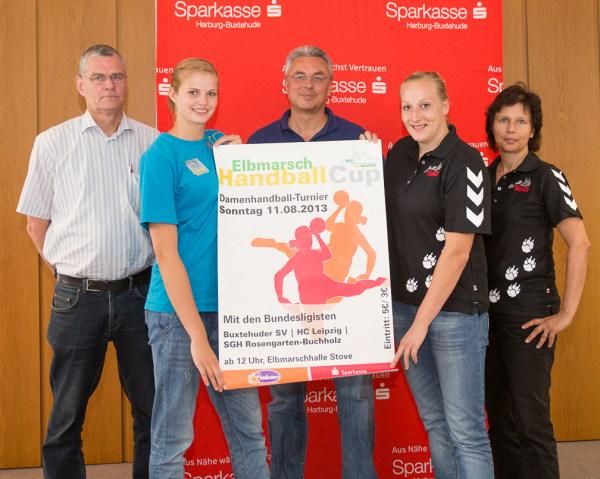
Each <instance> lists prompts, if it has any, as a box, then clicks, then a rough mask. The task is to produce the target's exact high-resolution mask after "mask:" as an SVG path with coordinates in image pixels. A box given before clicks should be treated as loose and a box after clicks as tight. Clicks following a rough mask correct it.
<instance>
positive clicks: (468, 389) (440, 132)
mask: <svg viewBox="0 0 600 479" xmlns="http://www.w3.org/2000/svg"><path fill="white" fill-rule="evenodd" d="M400 99H401V107H402V121H403V122H404V125H405V126H406V129H407V130H408V133H409V135H410V136H408V137H406V138H403V139H401V140H400V141H398V142H397V143H396V144H395V145H394V147H393V148H392V150H391V151H390V153H389V155H388V158H387V161H386V165H385V189H386V203H387V212H388V231H389V237H390V264H391V269H392V271H391V276H392V296H393V300H394V303H393V308H394V333H395V336H396V340H397V341H398V340H399V346H398V350H397V353H396V356H395V358H394V362H393V363H392V365H396V364H397V363H399V362H400V363H401V364H402V365H403V367H404V369H405V374H406V377H407V379H408V383H409V385H410V388H411V391H412V393H413V396H414V398H415V401H416V402H417V406H418V408H419V414H420V416H421V419H422V421H423V424H424V425H425V429H426V430H427V434H428V436H429V447H430V452H431V458H432V461H433V468H434V471H435V477H436V478H437V479H450V478H452V479H456V478H461V479H491V478H492V477H493V466H492V454H491V450H490V443H489V438H488V435H487V431H486V428H485V417H484V366H485V351H486V347H487V343H488V315H487V308H488V297H487V279H486V276H487V273H486V264H485V252H484V248H483V239H482V237H481V234H488V233H490V182H489V177H488V174H487V170H486V168H485V165H484V164H483V162H482V161H481V155H480V154H479V153H478V152H477V151H476V150H475V149H473V148H471V147H470V146H469V145H467V144H466V143H465V142H463V141H462V140H461V139H460V138H459V137H458V136H457V134H456V129H455V128H454V126H452V125H448V123H447V120H446V115H447V114H448V110H449V107H450V104H449V100H448V95H447V93H446V85H445V83H444V81H443V80H442V79H441V77H440V76H439V75H438V74H437V73H434V72H416V73H413V74H412V75H410V76H409V77H408V78H407V79H406V80H405V81H404V82H403V83H402V86H401V88H400Z"/></svg>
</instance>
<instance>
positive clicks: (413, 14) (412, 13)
mask: <svg viewBox="0 0 600 479" xmlns="http://www.w3.org/2000/svg"><path fill="white" fill-rule="evenodd" d="M385 14H386V16H387V17H388V18H392V19H396V20H397V21H399V22H400V21H402V20H466V19H467V18H468V15H469V11H468V10H467V9H466V8H465V7H431V6H429V5H427V4H426V3H422V4H421V5H420V6H404V5H399V4H397V3H396V2H387V3H386V5H385Z"/></svg>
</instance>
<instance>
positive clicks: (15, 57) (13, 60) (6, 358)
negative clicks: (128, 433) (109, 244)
mask: <svg viewBox="0 0 600 479" xmlns="http://www.w3.org/2000/svg"><path fill="white" fill-rule="evenodd" d="M35 7H36V5H35V0H23V1H20V2H15V1H9V0H0V12H1V15H0V58H2V69H0V145H2V148H1V149H0V170H1V171H2V178H3V179H2V188H0V223H1V224H2V228H0V245H1V246H0V285H1V287H0V331H1V332H2V333H1V334H0V385H1V388H0V467H16V466H34V465H37V464H39V463H40V452H39V441H40V364H39V322H38V320H37V318H38V308H39V290H38V268H39V266H38V255H37V252H36V250H35V248H34V247H33V245H32V243H31V242H30V241H29V239H28V236H27V234H26V232H25V218H24V217H23V216H21V215H19V214H17V213H16V212H15V208H16V206H17V201H18V199H19V194H20V191H21V186H22V184H23V179H24V178H25V175H26V173H27V164H28V159H29V152H30V150H31V145H32V144H33V138H34V136H35V132H36V101H35V98H36V64H35V58H36V33H35V27H36V8H35ZM15 38H19V39H20V40H19V42H18V43H16V42H14V40H13V39H15Z"/></svg>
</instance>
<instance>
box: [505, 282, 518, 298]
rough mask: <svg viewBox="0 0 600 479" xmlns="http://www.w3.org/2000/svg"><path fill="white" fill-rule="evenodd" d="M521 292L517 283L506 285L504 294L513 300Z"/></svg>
mask: <svg viewBox="0 0 600 479" xmlns="http://www.w3.org/2000/svg"><path fill="white" fill-rule="evenodd" d="M520 292H521V285H520V284H519V283H513V284H510V285H508V288H507V289H506V294H508V295H509V296H510V297H511V298H515V297H516V296H518V294H519V293H520Z"/></svg>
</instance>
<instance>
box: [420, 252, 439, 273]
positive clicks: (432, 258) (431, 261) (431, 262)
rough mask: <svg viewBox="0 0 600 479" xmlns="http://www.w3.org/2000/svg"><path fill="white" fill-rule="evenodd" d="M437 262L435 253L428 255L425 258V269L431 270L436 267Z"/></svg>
mask: <svg viewBox="0 0 600 479" xmlns="http://www.w3.org/2000/svg"><path fill="white" fill-rule="evenodd" d="M436 262H437V257H436V255H434V254H433V253H429V254H426V255H425V256H424V257H423V268H425V269H431V268H433V267H434V266H435V263H436Z"/></svg>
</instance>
